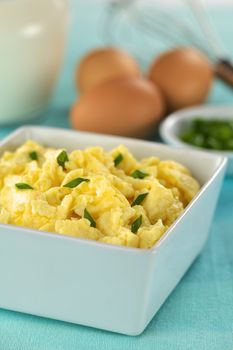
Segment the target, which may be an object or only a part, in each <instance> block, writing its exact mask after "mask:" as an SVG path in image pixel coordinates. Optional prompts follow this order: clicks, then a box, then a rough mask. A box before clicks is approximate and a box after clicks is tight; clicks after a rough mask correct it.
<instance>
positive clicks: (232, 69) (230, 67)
mask: <svg viewBox="0 0 233 350" xmlns="http://www.w3.org/2000/svg"><path fill="white" fill-rule="evenodd" d="M215 74H216V75H217V77H218V78H219V79H221V80H222V81H224V82H225V83H226V84H227V85H229V86H230V87H231V88H233V64H232V62H231V61H230V60H228V59H220V60H219V61H218V63H217V64H216V65H215Z"/></svg>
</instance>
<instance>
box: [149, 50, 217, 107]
mask: <svg viewBox="0 0 233 350" xmlns="http://www.w3.org/2000/svg"><path fill="white" fill-rule="evenodd" d="M149 79H150V80H151V81H152V82H153V83H155V84H156V85H157V86H159V88H160V89H161V91H162V93H163V95H164V97H165V100H166V102H167V105H168V109H169V110H176V109H179V108H183V107H187V106H192V105H196V104H200V103H202V102H203V101H204V100H205V98H206V97H207V95H208V92H209V89H210V87H211V83H212V80H213V69H212V66H211V64H210V62H209V61H208V59H207V58H206V57H205V56H204V55H203V54H202V53H201V52H199V51H197V50H195V49H192V48H177V49H174V50H171V51H168V52H165V53H163V54H162V55H160V56H159V57H157V59H156V60H155V61H154V62H153V64H152V66H151V68H150V72H149Z"/></svg>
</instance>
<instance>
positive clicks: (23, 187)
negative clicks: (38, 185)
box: [15, 182, 33, 190]
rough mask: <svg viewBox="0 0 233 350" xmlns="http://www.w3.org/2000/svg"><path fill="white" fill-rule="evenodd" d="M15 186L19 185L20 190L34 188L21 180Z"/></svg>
mask: <svg viewBox="0 0 233 350" xmlns="http://www.w3.org/2000/svg"><path fill="white" fill-rule="evenodd" d="M15 187H17V188H18V189H20V190H33V187H32V186H30V185H28V184H26V183H24V182H19V183H17V184H15Z"/></svg>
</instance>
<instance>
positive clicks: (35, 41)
mask: <svg viewBox="0 0 233 350" xmlns="http://www.w3.org/2000/svg"><path fill="white" fill-rule="evenodd" d="M67 24H68V4H67V0H0V125H4V124H10V123H14V122H17V123H20V122H23V121H27V120H30V119H32V118H34V117H35V116H37V115H38V113H39V112H40V111H42V110H43V109H44V108H45V107H46V105H47V104H48V102H49V99H50V97H51V95H52V92H53V88H54V85H55V82H56V78H57V76H58V72H59V68H60V65H61V62H62V58H63V51H64V44H65V38H66V32H67V27H68V25H67Z"/></svg>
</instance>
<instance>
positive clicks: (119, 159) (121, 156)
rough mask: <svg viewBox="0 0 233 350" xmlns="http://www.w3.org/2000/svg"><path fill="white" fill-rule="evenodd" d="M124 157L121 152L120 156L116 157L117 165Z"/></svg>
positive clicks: (115, 162)
mask: <svg viewBox="0 0 233 350" xmlns="http://www.w3.org/2000/svg"><path fill="white" fill-rule="evenodd" d="M123 159H124V157H123V155H122V154H121V153H119V154H118V156H117V157H116V158H115V159H114V164H115V166H117V165H118V164H120V162H122V160H123Z"/></svg>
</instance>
